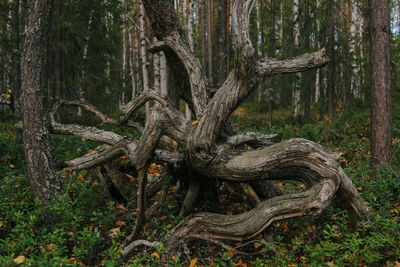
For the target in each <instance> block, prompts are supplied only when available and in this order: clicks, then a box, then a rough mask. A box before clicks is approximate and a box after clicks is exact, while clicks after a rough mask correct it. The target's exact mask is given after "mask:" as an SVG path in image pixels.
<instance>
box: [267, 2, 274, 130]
mask: <svg viewBox="0 0 400 267" xmlns="http://www.w3.org/2000/svg"><path fill="white" fill-rule="evenodd" d="M270 6H271V11H270V16H271V20H270V25H269V45H270V48H269V57H270V58H273V57H275V0H271V2H270ZM274 86H275V84H274V79H273V78H271V79H270V80H269V86H268V87H269V88H268V92H267V101H268V119H267V124H268V125H267V126H268V128H271V127H272V105H273V103H274Z"/></svg>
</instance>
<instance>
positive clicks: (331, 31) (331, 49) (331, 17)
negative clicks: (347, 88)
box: [327, 0, 335, 119]
mask: <svg viewBox="0 0 400 267" xmlns="http://www.w3.org/2000/svg"><path fill="white" fill-rule="evenodd" d="M334 8H335V7H334V0H328V8H327V13H328V56H329V59H330V61H329V66H328V68H329V70H328V72H329V74H328V89H327V98H328V114H329V117H330V118H331V119H332V118H333V96H334V93H335V11H334Z"/></svg>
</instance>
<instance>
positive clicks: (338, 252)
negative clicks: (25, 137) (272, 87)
mask: <svg viewBox="0 0 400 267" xmlns="http://www.w3.org/2000/svg"><path fill="white" fill-rule="evenodd" d="M354 106H356V105H352V108H347V109H345V108H344V106H343V105H340V104H339V105H338V106H337V108H336V112H335V118H334V119H333V120H330V119H329V118H328V117H327V116H324V115H321V113H320V112H319V111H318V108H317V107H314V108H313V113H312V118H311V120H310V122H309V123H302V124H300V123H297V124H296V123H292V122H291V120H290V113H289V112H288V111H287V109H286V110H284V109H281V110H277V111H274V122H276V125H275V126H274V127H272V128H271V129H266V127H264V126H263V125H266V123H265V122H266V110H264V109H265V108H264V107H263V105H254V104H252V103H245V104H244V105H242V106H241V107H240V108H239V109H238V110H237V111H236V112H235V113H234V115H232V118H231V122H232V124H233V125H234V127H235V129H236V130H238V131H260V132H264V133H277V134H278V137H277V139H278V140H277V141H279V140H285V139H288V138H293V137H302V138H306V139H310V140H313V141H316V142H318V143H320V144H322V145H324V146H326V147H328V148H329V149H330V150H333V151H340V152H342V153H343V156H342V158H341V164H342V167H343V168H344V171H345V172H346V174H347V175H349V177H350V178H351V179H352V180H353V182H354V183H355V185H356V187H357V189H358V191H359V192H360V194H361V196H362V197H363V199H364V200H365V201H366V202H367V203H368V204H369V207H370V209H371V213H372V216H371V222H372V223H373V225H374V227H373V228H371V227H370V225H369V224H365V223H361V224H360V225H359V226H358V228H357V229H356V230H355V231H351V229H349V225H348V221H347V214H346V213H345V212H343V209H342V207H340V206H339V204H337V203H335V202H334V203H333V205H332V206H331V207H329V208H328V209H327V210H326V211H325V212H324V213H323V214H322V215H320V216H318V217H308V218H301V219H291V220H287V221H280V222H276V223H274V224H273V225H272V227H271V228H270V229H269V230H268V233H269V234H266V235H264V236H269V238H270V239H271V237H272V241H271V240H269V241H268V242H267V241H266V240H265V239H264V236H263V235H261V236H259V237H258V238H257V240H255V241H252V242H249V243H244V244H243V243H231V245H232V246H234V247H238V249H239V250H241V251H243V252H251V253H253V252H258V253H259V254H258V255H254V256H251V257H245V256H240V255H238V254H237V253H233V252H231V251H226V250H224V249H222V248H220V247H218V246H216V245H213V244H208V243H205V242H194V243H193V244H192V246H191V247H189V248H188V249H187V250H185V251H184V252H183V253H181V254H180V255H171V254H170V253H168V250H167V249H166V248H164V247H163V246H162V245H160V246H159V247H157V248H156V249H146V248H140V249H139V250H138V251H136V252H135V254H134V255H133V258H132V259H131V261H130V265H131V266H400V215H399V211H400V95H398V94H397V95H395V96H394V100H393V142H392V143H393V162H392V166H391V167H389V166H386V167H385V168H383V169H382V171H381V172H380V173H379V176H380V178H379V180H374V179H372V178H371V176H370V167H369V155H370V152H369V149H370V143H369V139H368V135H369V111H368V107H365V108H355V107H354ZM0 116H1V117H0V118H1V120H2V121H1V122H0V151H1V152H0V266H14V265H18V264H21V265H31V266H61V265H63V266H80V265H83V266H120V263H119V261H118V260H119V258H120V253H121V250H120V247H119V246H120V243H121V242H122V241H123V240H124V238H125V237H126V236H127V235H128V234H129V233H130V231H131V230H132V226H133V225H134V221H135V209H134V207H135V205H134V203H132V202H130V203H128V204H127V203H124V202H119V200H117V199H115V198H113V196H112V194H110V191H109V190H108V188H109V184H108V183H107V181H105V180H104V179H102V178H100V177H98V176H97V175H96V173H95V172H93V171H81V172H76V173H75V172H70V171H68V170H63V171H60V172H59V174H60V176H61V177H62V179H63V184H64V187H63V194H62V195H61V197H60V201H59V202H57V203H53V204H51V205H50V206H49V207H47V208H43V209H38V208H37V207H38V206H39V205H40V203H39V202H38V201H37V200H34V199H33V198H32V194H31V192H30V188H29V181H28V178H27V173H26V168H25V163H24V160H23V148H22V146H21V145H17V144H16V136H15V129H14V127H13V122H12V121H11V119H10V118H11V115H10V114H1V115H0ZM122 131H124V130H123V129H122ZM53 141H54V148H55V153H56V159H57V165H58V167H59V169H62V167H63V162H64V161H66V160H69V159H72V158H74V157H77V156H79V155H83V154H85V153H87V152H88V151H89V150H90V149H93V148H94V147H95V146H96V145H97V144H95V143H93V142H87V141H83V140H81V139H79V138H74V137H70V136H54V137H53ZM249 149H251V148H249ZM126 161H127V159H126V158H124V157H121V158H120V159H118V160H116V161H114V163H115V164H117V165H118V166H119V167H120V168H121V169H122V170H123V172H125V173H126V177H127V179H126V181H125V182H126V186H125V188H126V191H125V192H124V194H125V195H127V196H131V198H132V199H135V196H136V189H135V188H136V186H135V183H136V182H137V181H136V178H135V177H134V176H132V175H131V174H130V173H129V172H128V170H127V169H126V170H124V168H126V165H127V164H126ZM161 169H162V166H160V165H157V164H156V163H153V164H152V165H151V168H150V169H149V171H148V173H149V175H152V176H153V177H158V176H159V174H160V173H161ZM169 179H175V177H170V178H169ZM210 184H211V185H213V186H211V187H214V188H216V186H215V181H210ZM183 185H185V184H184V183H183ZM277 185H278V186H279V187H280V188H281V190H282V191H284V192H286V193H291V192H295V191H299V190H303V187H304V185H302V184H296V183H291V182H287V183H278V184H277ZM177 189H178V188H177V187H176V186H172V187H170V188H169V189H168V194H167V198H166V200H167V201H166V203H164V204H163V205H162V206H161V207H160V209H159V210H157V211H156V213H154V215H153V216H152V217H151V218H148V219H147V224H146V225H145V228H144V232H143V234H142V235H143V238H146V239H148V240H150V241H154V240H160V238H162V237H163V236H164V235H165V234H167V233H168V232H169V231H170V230H171V229H172V228H173V227H174V226H175V225H176V224H177V223H178V222H179V220H180V218H179V216H178V213H179V208H180V205H181V204H182V201H183V198H184V195H185V190H187V188H185V186H182V189H181V190H177ZM202 192H203V193H202V194H201V195H200V199H199V201H198V202H197V203H198V204H197V205H196V206H195V211H211V212H218V213H222V214H228V215H233V214H237V213H242V212H246V211H248V210H249V209H250V207H249V206H248V204H247V203H246V202H243V199H241V197H240V196H236V198H235V196H232V195H230V193H229V192H228V191H227V190H226V188H225V187H224V184H223V183H222V185H221V191H220V195H219V196H218V194H216V191H213V192H210V191H209V190H202ZM215 203H218V205H216V204H215ZM271 233H272V234H271Z"/></svg>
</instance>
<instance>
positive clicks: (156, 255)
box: [151, 252, 160, 259]
mask: <svg viewBox="0 0 400 267" xmlns="http://www.w3.org/2000/svg"><path fill="white" fill-rule="evenodd" d="M151 256H153V257H156V258H157V259H160V255H158V254H157V253H155V252H153V253H151Z"/></svg>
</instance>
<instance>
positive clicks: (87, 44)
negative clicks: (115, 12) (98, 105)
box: [77, 9, 94, 117]
mask: <svg viewBox="0 0 400 267" xmlns="http://www.w3.org/2000/svg"><path fill="white" fill-rule="evenodd" d="M93 12H94V10H93V9H92V10H91V11H90V16H89V21H88V29H87V33H86V38H85V46H84V48H83V57H82V63H83V67H82V70H81V82H80V83H79V89H78V90H79V91H78V94H79V100H80V101H81V102H84V101H85V98H84V96H83V93H84V91H83V88H82V82H83V81H84V80H85V78H86V60H87V54H88V49H89V41H90V31H91V28H92V20H93ZM77 116H78V117H81V116H82V108H81V107H78V113H77Z"/></svg>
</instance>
